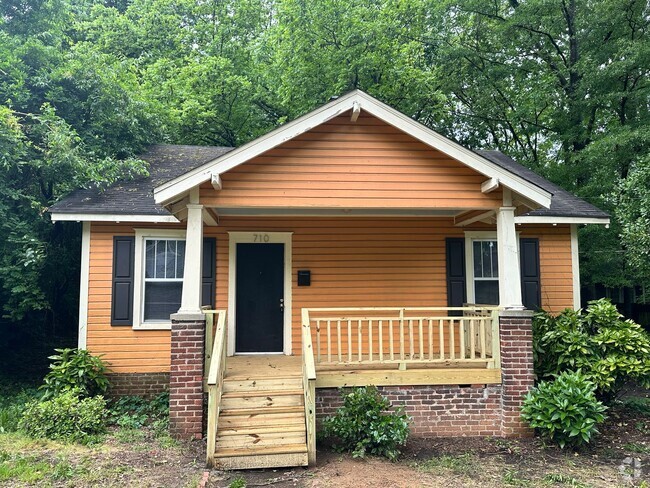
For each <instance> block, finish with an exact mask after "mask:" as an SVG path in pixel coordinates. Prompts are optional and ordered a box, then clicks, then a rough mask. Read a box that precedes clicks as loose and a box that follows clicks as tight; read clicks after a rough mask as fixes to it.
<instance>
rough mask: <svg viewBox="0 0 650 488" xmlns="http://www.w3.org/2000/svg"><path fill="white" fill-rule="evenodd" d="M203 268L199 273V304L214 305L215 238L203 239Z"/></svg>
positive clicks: (215, 285) (215, 280)
mask: <svg viewBox="0 0 650 488" xmlns="http://www.w3.org/2000/svg"><path fill="white" fill-rule="evenodd" d="M202 266H203V270H202V274H201V306H206V305H209V306H210V308H211V309H213V310H214V308H215V307H216V297H215V295H216V287H217V239H216V237H206V238H204V239H203V265H202Z"/></svg>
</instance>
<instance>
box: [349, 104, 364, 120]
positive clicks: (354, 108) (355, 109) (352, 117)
mask: <svg viewBox="0 0 650 488" xmlns="http://www.w3.org/2000/svg"><path fill="white" fill-rule="evenodd" d="M360 113H361V104H359V102H354V103H352V115H350V122H356V121H357V119H358V118H359V114H360Z"/></svg>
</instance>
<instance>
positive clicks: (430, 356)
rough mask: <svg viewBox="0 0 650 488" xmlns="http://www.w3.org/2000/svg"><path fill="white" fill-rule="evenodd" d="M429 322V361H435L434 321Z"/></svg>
mask: <svg viewBox="0 0 650 488" xmlns="http://www.w3.org/2000/svg"><path fill="white" fill-rule="evenodd" d="M428 322H429V360H432V359H433V319H428Z"/></svg>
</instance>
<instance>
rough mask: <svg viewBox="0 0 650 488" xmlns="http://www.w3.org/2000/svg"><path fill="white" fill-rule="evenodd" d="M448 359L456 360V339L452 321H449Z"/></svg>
mask: <svg viewBox="0 0 650 488" xmlns="http://www.w3.org/2000/svg"><path fill="white" fill-rule="evenodd" d="M449 358H450V359H456V337H455V333H454V319H451V318H450V319H449Z"/></svg>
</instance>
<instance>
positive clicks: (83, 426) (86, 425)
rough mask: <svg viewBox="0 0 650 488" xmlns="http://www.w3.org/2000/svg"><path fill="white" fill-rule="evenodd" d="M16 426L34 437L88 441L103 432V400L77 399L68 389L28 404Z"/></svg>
mask: <svg viewBox="0 0 650 488" xmlns="http://www.w3.org/2000/svg"><path fill="white" fill-rule="evenodd" d="M18 427H19V429H20V430H22V431H23V432H25V433H26V434H27V435H29V436H31V437H35V438H47V439H53V440H62V441H71V442H79V443H82V444H88V443H90V442H92V441H93V440H94V439H95V438H96V436H97V435H99V434H102V433H104V432H105V431H106V400H104V398H103V397H102V396H96V397H92V398H81V397H80V396H79V392H78V391H75V390H68V391H66V392H64V393H61V394H60V395H57V396H55V397H53V398H52V399H50V400H41V401H34V402H31V403H28V404H27V405H26V406H25V410H24V412H23V415H22V418H21V419H20V422H19V425H18Z"/></svg>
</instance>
